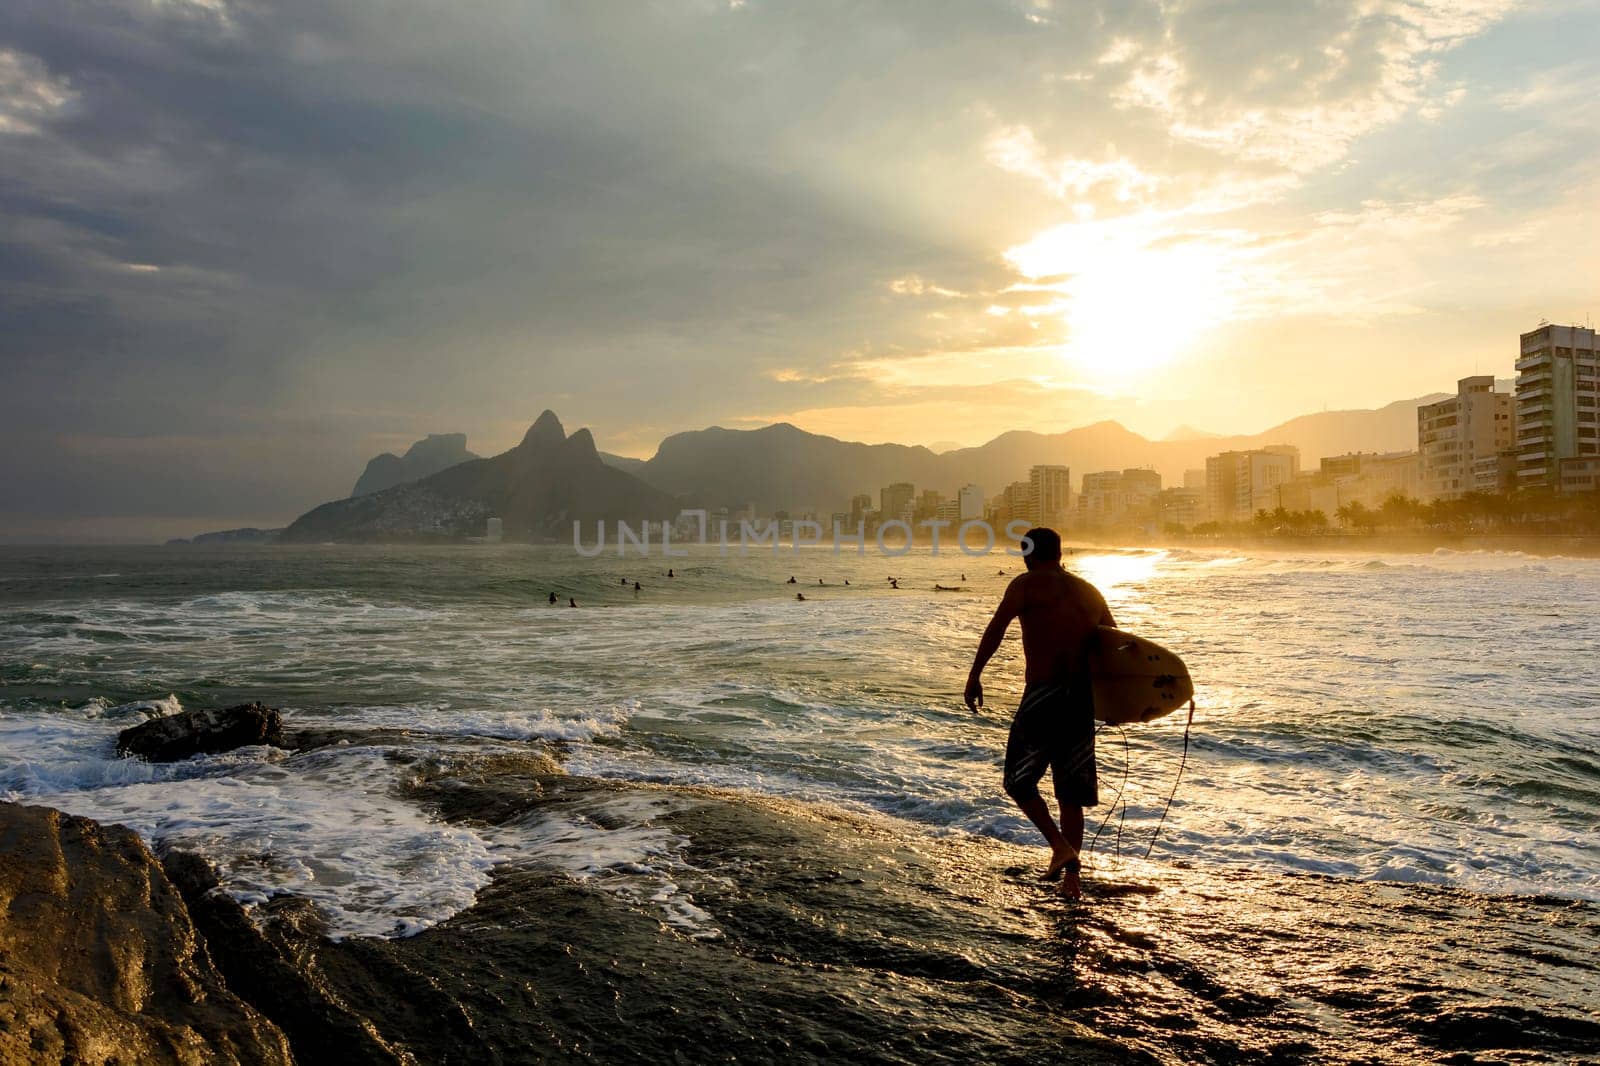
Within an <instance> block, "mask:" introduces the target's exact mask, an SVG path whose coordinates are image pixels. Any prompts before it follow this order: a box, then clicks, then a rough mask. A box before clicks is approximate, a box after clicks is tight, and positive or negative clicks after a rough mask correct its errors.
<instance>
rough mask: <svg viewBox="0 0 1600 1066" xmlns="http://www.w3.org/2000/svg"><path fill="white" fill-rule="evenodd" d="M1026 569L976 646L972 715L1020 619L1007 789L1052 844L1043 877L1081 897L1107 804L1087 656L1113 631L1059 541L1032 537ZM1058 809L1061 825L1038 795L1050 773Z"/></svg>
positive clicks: (1051, 533)
mask: <svg viewBox="0 0 1600 1066" xmlns="http://www.w3.org/2000/svg"><path fill="white" fill-rule="evenodd" d="M1022 544H1023V551H1024V552H1025V554H1024V556H1023V559H1024V561H1025V562H1026V563H1027V564H1028V568H1027V570H1026V571H1024V572H1023V573H1021V574H1018V575H1017V576H1016V577H1014V578H1012V580H1011V583H1010V584H1009V585H1007V586H1006V592H1005V596H1004V597H1002V598H1001V600H1000V606H999V607H997V608H995V612H994V618H992V619H990V621H989V625H988V627H987V628H986V629H984V631H983V638H982V639H981V640H979V641H978V653H977V654H976V655H975V656H973V659H972V672H971V673H970V674H968V675H967V691H966V697H965V699H966V704H967V708H968V709H969V710H972V711H977V710H978V708H980V707H982V706H983V682H982V677H983V668H984V667H985V666H986V665H988V662H989V660H990V658H992V657H993V656H994V653H995V652H996V651H997V650H999V648H1000V642H1001V641H1002V640H1004V639H1005V635H1006V629H1007V628H1008V627H1009V626H1010V625H1011V620H1012V619H1013V618H1020V619H1022V653H1023V657H1024V658H1025V659H1026V660H1027V668H1026V670H1025V672H1024V678H1025V680H1026V682H1027V687H1026V689H1024V691H1023V693H1022V704H1021V705H1020V706H1019V707H1018V708H1017V714H1016V717H1015V718H1014V719H1013V720H1012V722H1011V736H1010V738H1009V739H1008V740H1007V741H1006V770H1005V790H1006V795H1008V796H1010V797H1011V798H1012V799H1014V800H1015V801H1016V803H1017V806H1018V807H1021V808H1022V813H1024V814H1026V815H1027V816H1028V818H1029V819H1030V820H1031V821H1032V822H1033V824H1034V825H1036V826H1038V827H1039V832H1041V833H1043V834H1044V837H1045V839H1046V840H1047V841H1049V842H1050V866H1049V869H1047V870H1046V871H1045V875H1044V876H1045V878H1046V879H1053V878H1055V877H1056V876H1057V875H1060V877H1061V887H1060V892H1061V895H1063V896H1067V897H1070V898H1072V899H1076V898H1078V897H1079V896H1080V895H1081V894H1082V886H1081V885H1080V883H1079V874H1080V873H1081V872H1082V866H1081V864H1080V862H1079V859H1078V853H1079V852H1080V851H1081V850H1082V849H1083V809H1084V808H1085V807H1093V806H1096V805H1097V804H1098V803H1099V802H1100V796H1099V789H1098V782H1097V780H1096V778H1095V765H1094V693H1093V690H1092V689H1091V688H1090V686H1089V673H1088V665H1087V656H1088V650H1089V641H1090V639H1091V638H1092V637H1093V636H1094V631H1095V627H1096V626H1114V625H1115V624H1116V623H1115V622H1114V621H1113V620H1112V617H1111V609H1110V608H1108V607H1107V606H1106V601H1105V597H1104V596H1102V595H1100V590H1098V589H1096V588H1095V587H1094V586H1093V585H1091V584H1089V582H1087V581H1085V580H1083V579H1082V578H1081V577H1078V576H1076V575H1075V574H1069V573H1067V572H1066V570H1064V569H1062V567H1061V536H1060V534H1058V533H1057V532H1056V531H1055V530H1053V529H1044V528H1038V529H1030V530H1028V532H1027V533H1026V534H1025V535H1024V536H1023V539H1022ZM1047 766H1048V767H1049V768H1050V777H1051V780H1052V781H1053V782H1054V784H1055V793H1056V802H1057V803H1059V804H1060V805H1061V825H1060V826H1057V825H1056V823H1055V820H1054V819H1052V818H1051V817H1050V807H1049V805H1048V804H1047V803H1045V800H1044V797H1043V796H1041V795H1039V781H1040V780H1041V779H1042V778H1043V777H1044V771H1045V767H1047Z"/></svg>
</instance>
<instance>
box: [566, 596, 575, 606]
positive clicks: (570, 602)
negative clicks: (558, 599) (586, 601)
mask: <svg viewBox="0 0 1600 1066" xmlns="http://www.w3.org/2000/svg"><path fill="white" fill-rule="evenodd" d="M567 606H568V607H576V606H578V601H577V598H576V597H573V596H568V597H567Z"/></svg>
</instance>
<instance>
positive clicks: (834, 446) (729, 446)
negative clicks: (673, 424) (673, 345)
mask: <svg viewBox="0 0 1600 1066" xmlns="http://www.w3.org/2000/svg"><path fill="white" fill-rule="evenodd" d="M940 458H941V457H940V456H937V455H935V454H934V453H933V452H931V451H929V450H928V449H927V448H923V447H921V446H915V447H913V446H908V445H904V444H856V443H853V442H849V441H842V440H838V439H836V438H834V437H825V436H822V435H820V434H817V433H807V432H806V431H805V430H803V429H800V428H798V427H796V426H792V425H790V424H789V423H787V422H780V423H778V424H776V425H771V426H764V427H762V428H761V429H750V430H745V429H723V428H722V427H721V426H712V427H711V428H710V429H701V430H694V431H691V432H688V433H674V434H673V435H672V436H670V437H668V438H667V439H666V440H664V441H662V442H661V446H660V448H659V449H657V451H656V454H655V455H654V456H652V457H651V458H650V459H649V460H648V461H647V462H645V463H644V464H643V466H642V467H641V468H640V469H639V476H640V477H641V478H642V479H644V480H645V481H646V482H648V483H649V484H651V485H654V486H655V487H656V488H658V489H661V490H662V491H664V492H670V493H672V494H674V495H678V496H683V497H685V498H687V499H689V500H692V501H693V502H694V503H696V504H699V505H704V506H707V507H729V508H733V509H737V508H740V507H743V506H745V505H746V504H753V505H754V506H755V508H756V512H757V513H758V514H761V513H771V512H772V511H775V510H779V509H784V508H817V509H820V510H824V511H833V510H838V509H839V508H842V507H844V506H846V505H847V504H848V502H849V499H850V497H851V495H853V494H854V493H857V492H869V491H870V492H872V493H874V494H876V493H877V491H878V488H879V487H880V486H882V485H886V484H888V483H890V482H893V481H911V482H915V483H917V484H919V485H923V484H934V483H937V482H938V481H939V480H940V478H941V475H942V472H943V466H942V465H941V462H940Z"/></svg>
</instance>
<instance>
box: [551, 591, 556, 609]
mask: <svg viewBox="0 0 1600 1066" xmlns="http://www.w3.org/2000/svg"><path fill="white" fill-rule="evenodd" d="M555 605H556V594H555V593H554V592H552V593H551V594H550V606H552V607H554V606H555Z"/></svg>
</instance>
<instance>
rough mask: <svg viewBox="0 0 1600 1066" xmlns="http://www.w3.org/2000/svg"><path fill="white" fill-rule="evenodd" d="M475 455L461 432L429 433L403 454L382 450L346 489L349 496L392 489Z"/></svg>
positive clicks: (445, 468)
mask: <svg viewBox="0 0 1600 1066" xmlns="http://www.w3.org/2000/svg"><path fill="white" fill-rule="evenodd" d="M477 458H478V456H477V455H474V454H473V453H472V452H469V451H467V435H466V434H465V433H430V434H428V435H427V436H426V437H424V438H423V439H422V440H419V441H417V442H416V443H415V444H413V445H412V446H411V447H410V448H408V449H406V453H405V454H404V455H395V454H394V453H393V452H384V453H383V454H382V455H377V456H374V457H373V458H371V459H370V460H368V461H367V468H366V469H365V470H363V471H362V472H361V477H360V478H358V479H357V480H356V487H355V488H353V489H351V490H350V495H351V497H352V498H354V497H356V496H368V495H371V494H372V493H374V492H382V491H383V490H384V489H392V488H394V487H395V486H396V485H403V484H405V483H406V482H407V481H420V480H422V479H423V478H425V477H431V476H432V475H434V474H437V473H438V472H439V471H441V470H448V469H450V468H451V467H452V466H456V465H457V464H460V463H465V462H467V461H469V460H471V459H477Z"/></svg>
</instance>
